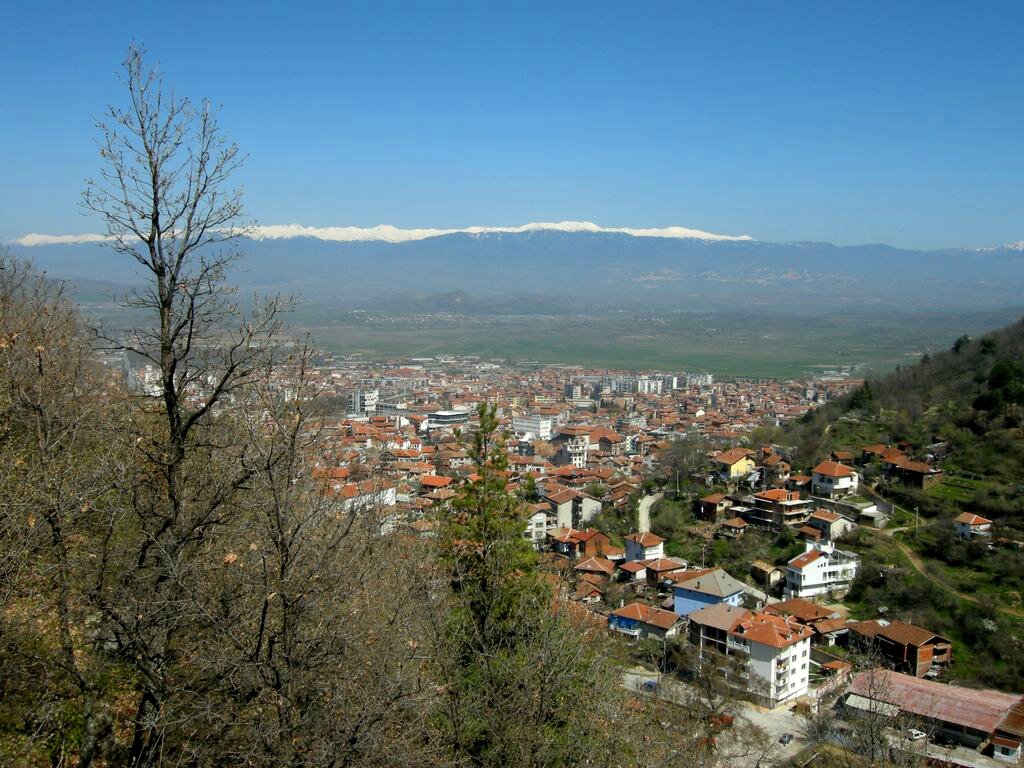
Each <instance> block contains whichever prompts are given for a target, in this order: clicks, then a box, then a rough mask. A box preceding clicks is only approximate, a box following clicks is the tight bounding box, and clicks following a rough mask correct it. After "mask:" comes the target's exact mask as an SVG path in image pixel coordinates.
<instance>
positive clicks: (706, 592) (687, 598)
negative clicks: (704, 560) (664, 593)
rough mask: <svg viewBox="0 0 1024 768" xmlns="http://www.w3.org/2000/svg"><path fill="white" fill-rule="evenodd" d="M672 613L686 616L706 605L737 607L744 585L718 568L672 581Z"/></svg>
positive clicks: (685, 575) (741, 598) (706, 569)
mask: <svg viewBox="0 0 1024 768" xmlns="http://www.w3.org/2000/svg"><path fill="white" fill-rule="evenodd" d="M673 582H674V584H673V586H672V598H673V599H672V604H673V610H674V611H675V612H676V613H678V614H679V615H680V616H687V615H689V614H691V613H693V612H694V611H698V610H700V609H701V608H707V607H708V606H709V605H717V604H719V603H725V604H727V605H735V606H738V605H741V604H742V602H743V594H744V591H745V585H744V584H743V582H741V581H738V580H737V579H734V578H733V577H732V576H730V575H729V574H728V573H726V572H725V571H724V570H723V569H722V568H702V569H700V570H696V571H692V572H690V573H689V574H687V573H686V572H682V573H680V574H678V575H677V576H676V577H674V578H673Z"/></svg>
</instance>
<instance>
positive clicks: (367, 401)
mask: <svg viewBox="0 0 1024 768" xmlns="http://www.w3.org/2000/svg"><path fill="white" fill-rule="evenodd" d="M379 401H380V390H378V389H357V390H356V391H355V392H353V393H351V394H350V395H349V396H348V409H349V411H351V412H352V413H374V412H375V411H376V410H377V403H378V402H379Z"/></svg>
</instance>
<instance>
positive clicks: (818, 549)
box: [783, 542, 860, 599]
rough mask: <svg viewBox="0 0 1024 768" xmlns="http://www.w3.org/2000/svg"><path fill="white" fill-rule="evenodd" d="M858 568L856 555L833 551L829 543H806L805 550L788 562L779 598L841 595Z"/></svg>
mask: <svg viewBox="0 0 1024 768" xmlns="http://www.w3.org/2000/svg"><path fill="white" fill-rule="evenodd" d="M859 567H860V558H859V557H857V555H855V554H853V553H852V552H845V551H843V550H841V549H836V547H835V544H833V543H832V542H822V543H814V542H807V549H806V551H805V552H804V553H803V554H802V555H797V556H796V557H794V558H793V559H792V560H790V561H789V565H788V567H787V569H786V585H785V588H784V589H783V597H785V598H786V599H789V598H791V597H814V596H816V595H830V596H833V595H839V594H843V593H845V592H846V591H847V590H848V589H849V588H850V585H851V584H852V583H853V580H854V579H855V578H856V577H857V570H858V568H859Z"/></svg>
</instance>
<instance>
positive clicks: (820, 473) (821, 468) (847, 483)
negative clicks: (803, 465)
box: [811, 461, 860, 499]
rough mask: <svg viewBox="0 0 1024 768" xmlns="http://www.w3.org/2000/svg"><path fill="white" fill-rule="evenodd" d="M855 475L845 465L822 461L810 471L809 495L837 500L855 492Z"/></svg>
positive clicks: (857, 479) (856, 480) (857, 477)
mask: <svg viewBox="0 0 1024 768" xmlns="http://www.w3.org/2000/svg"><path fill="white" fill-rule="evenodd" d="M859 479H860V478H859V476H858V475H857V473H856V472H855V471H854V470H852V469H850V468H849V467H848V466H846V465H845V464H840V463H838V462H835V461H823V462H821V463H820V464H819V465H818V466H816V467H815V468H814V469H812V470H811V493H812V494H814V495H815V496H821V497H824V498H826V499H837V498H842V497H843V496H848V495H850V494H851V493H856V492H857V484H858V481H859Z"/></svg>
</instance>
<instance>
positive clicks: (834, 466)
mask: <svg viewBox="0 0 1024 768" xmlns="http://www.w3.org/2000/svg"><path fill="white" fill-rule="evenodd" d="M811 471H812V472H814V473H816V474H819V475H824V476H825V477H850V476H851V475H855V474H856V472H854V471H853V470H852V469H850V468H849V467H847V466H845V465H844V464H840V463H839V462H837V461H823V462H821V464H819V465H818V466H816V467H815V468H814V469H812V470H811Z"/></svg>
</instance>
